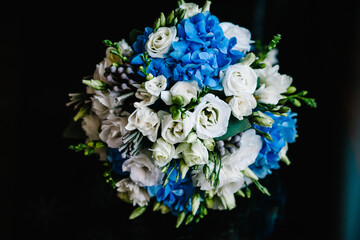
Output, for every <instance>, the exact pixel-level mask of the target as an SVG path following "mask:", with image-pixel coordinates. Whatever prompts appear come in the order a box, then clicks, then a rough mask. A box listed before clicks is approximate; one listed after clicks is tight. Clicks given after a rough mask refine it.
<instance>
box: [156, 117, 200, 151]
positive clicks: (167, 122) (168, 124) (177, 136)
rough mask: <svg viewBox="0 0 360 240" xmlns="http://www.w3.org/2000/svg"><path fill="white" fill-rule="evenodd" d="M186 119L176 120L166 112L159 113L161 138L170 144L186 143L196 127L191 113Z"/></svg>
mask: <svg viewBox="0 0 360 240" xmlns="http://www.w3.org/2000/svg"><path fill="white" fill-rule="evenodd" d="M186 114H187V116H186V118H184V119H183V118H181V117H180V118H178V119H176V120H174V119H173V118H172V115H171V114H169V113H166V112H163V111H161V112H159V115H161V136H162V137H163V138H164V139H165V140H166V141H167V142H169V143H171V144H175V143H179V142H184V141H185V139H186V137H187V136H188V134H189V133H190V131H191V129H192V128H193V127H194V124H195V123H194V118H193V117H192V113H191V112H187V113H186Z"/></svg>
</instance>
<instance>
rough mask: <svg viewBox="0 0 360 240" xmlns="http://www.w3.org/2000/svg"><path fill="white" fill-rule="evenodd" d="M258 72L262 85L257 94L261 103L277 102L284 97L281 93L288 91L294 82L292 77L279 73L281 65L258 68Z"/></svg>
mask: <svg viewBox="0 0 360 240" xmlns="http://www.w3.org/2000/svg"><path fill="white" fill-rule="evenodd" d="M256 74H257V75H258V76H259V78H260V84H261V85H260V88H259V89H257V90H256V92H255V95H256V96H257V97H258V100H259V102H261V103H265V104H277V103H278V102H279V100H280V99H282V98H283V97H282V96H281V94H282V93H284V92H286V90H287V89H288V87H290V85H291V83H292V77H290V76H288V75H285V74H280V73H279V65H275V66H273V67H271V66H266V67H265V68H263V69H257V70H256Z"/></svg>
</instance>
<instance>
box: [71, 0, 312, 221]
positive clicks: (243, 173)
mask: <svg viewBox="0 0 360 240" xmlns="http://www.w3.org/2000/svg"><path fill="white" fill-rule="evenodd" d="M210 4H211V2H210V1H206V2H205V4H204V6H202V7H200V6H198V5H197V4H194V3H186V2H184V1H183V0H180V1H178V7H177V8H176V9H175V10H173V11H172V12H170V13H169V14H167V15H165V14H163V13H161V14H160V17H159V18H158V19H156V21H155V22H154V23H153V27H152V28H151V27H146V28H145V30H144V31H137V30H133V31H131V33H130V41H131V42H132V44H131V45H129V44H128V43H127V42H126V41H125V40H124V39H123V40H121V41H119V42H113V41H110V40H104V44H105V46H106V47H107V49H106V56H105V58H104V59H103V61H101V62H100V63H99V64H97V65H96V69H95V72H94V74H93V75H92V76H90V77H87V78H85V79H83V80H82V82H83V83H84V84H85V85H86V92H85V93H71V94H69V96H70V102H69V103H68V105H73V106H74V109H75V110H77V114H76V115H75V117H74V121H80V120H81V125H82V129H83V130H84V132H85V134H86V136H87V138H86V140H85V142H84V143H80V144H78V145H72V146H70V148H71V149H73V150H76V151H83V152H84V154H85V155H90V154H93V153H96V154H99V156H100V160H102V161H103V163H104V166H105V169H106V170H105V173H104V177H105V180H106V182H108V183H109V184H110V185H111V186H112V187H113V188H114V189H116V191H117V195H118V196H119V198H121V199H122V200H124V201H126V202H128V203H131V204H132V205H133V206H135V209H134V211H133V212H132V213H131V215H130V219H134V218H136V217H138V216H140V215H141V214H142V213H143V212H144V211H145V210H146V209H147V208H148V207H149V206H150V205H151V206H152V207H151V208H152V209H153V210H154V211H156V210H159V211H161V213H168V212H171V213H172V214H173V215H175V216H177V223H176V227H179V226H180V225H181V224H182V223H183V222H185V224H189V223H190V222H192V221H195V222H198V221H200V219H202V218H203V217H204V216H205V215H207V213H208V209H218V210H223V209H228V210H231V209H233V208H235V207H236V199H235V196H242V197H250V196H251V192H250V188H249V185H250V184H252V183H253V184H254V188H257V189H258V190H260V191H261V192H262V193H264V194H267V195H270V193H269V191H268V190H267V188H266V187H264V186H263V185H261V183H260V181H261V180H260V179H263V178H265V177H266V176H267V175H268V174H271V172H272V171H273V170H274V169H279V168H280V161H282V162H284V163H285V164H287V165H288V164H290V161H289V159H288V158H287V156H286V152H287V150H288V144H289V143H293V142H295V140H296V136H297V132H296V121H297V120H296V116H297V114H296V113H295V112H293V111H292V110H291V108H290V107H289V106H288V104H289V103H290V104H291V106H296V107H299V106H300V105H301V104H302V103H305V104H307V105H309V106H311V107H316V102H315V100H314V99H313V98H308V97H305V96H306V95H307V91H299V92H297V90H296V88H295V87H294V86H292V82H293V79H292V78H291V77H290V76H288V75H285V74H281V73H279V65H278V64H277V59H276V54H277V49H276V48H275V47H276V45H277V44H278V42H279V41H280V38H281V36H280V35H279V34H278V35H275V36H274V38H273V39H272V40H271V42H270V43H269V44H268V45H267V46H262V45H261V44H259V43H255V42H254V41H253V40H251V33H250V31H249V30H248V29H246V28H243V27H240V26H238V25H235V24H233V23H230V22H220V20H219V19H218V18H217V17H216V16H214V15H212V14H211V13H210Z"/></svg>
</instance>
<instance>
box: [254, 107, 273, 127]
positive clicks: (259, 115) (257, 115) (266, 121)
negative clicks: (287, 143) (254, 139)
mask: <svg viewBox="0 0 360 240" xmlns="http://www.w3.org/2000/svg"><path fill="white" fill-rule="evenodd" d="M252 120H253V121H254V123H255V124H257V125H260V126H263V127H271V126H272V124H273V123H274V119H272V118H271V117H269V116H268V115H266V114H264V113H263V112H261V111H256V112H254V113H253V114H252Z"/></svg>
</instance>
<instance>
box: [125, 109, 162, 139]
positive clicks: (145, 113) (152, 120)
mask: <svg viewBox="0 0 360 240" xmlns="http://www.w3.org/2000/svg"><path fill="white" fill-rule="evenodd" d="M134 106H135V107H136V110H135V111H134V112H133V113H132V114H131V115H130V116H129V118H128V124H127V125H126V126H125V129H126V130H128V131H131V130H135V129H138V130H139V131H140V132H141V133H142V134H143V135H144V136H146V137H147V138H148V139H149V140H150V141H152V142H155V141H156V138H157V132H158V129H159V126H160V118H159V116H158V115H157V113H156V112H155V111H154V110H152V109H150V108H148V107H146V106H142V105H140V104H139V103H135V104H134Z"/></svg>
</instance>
